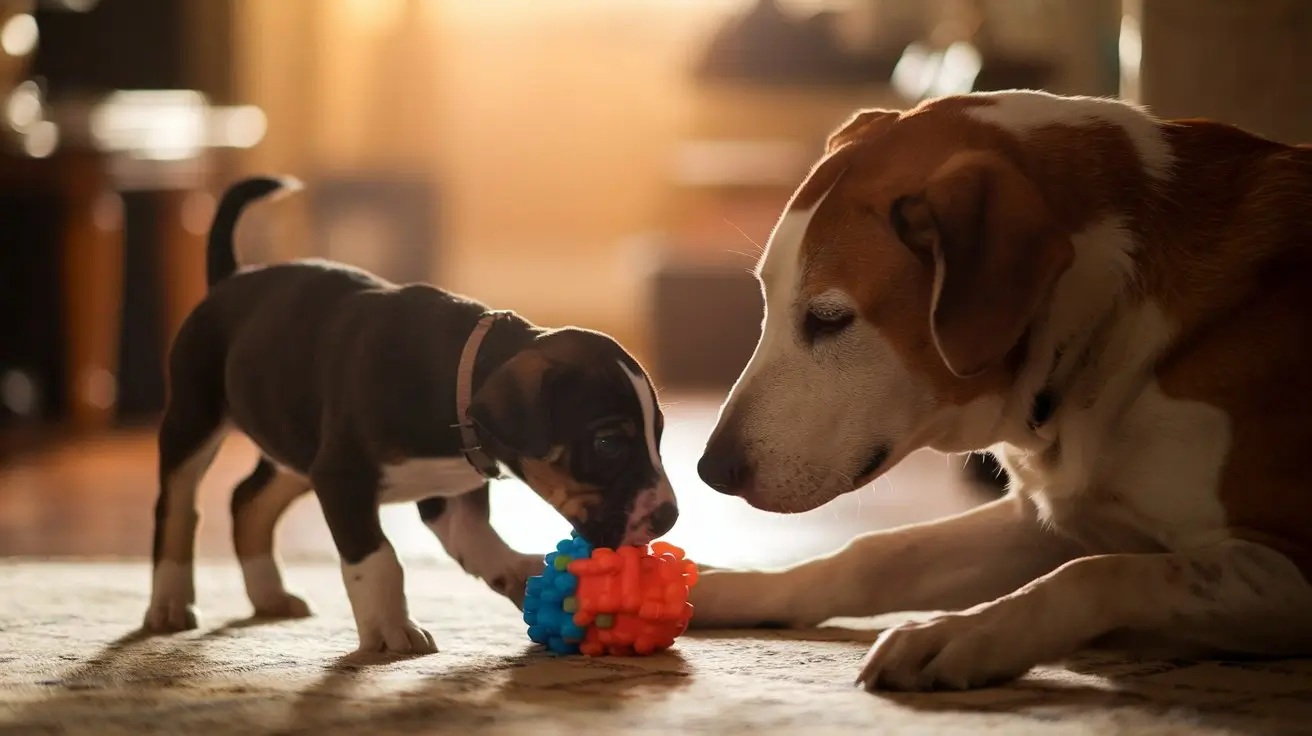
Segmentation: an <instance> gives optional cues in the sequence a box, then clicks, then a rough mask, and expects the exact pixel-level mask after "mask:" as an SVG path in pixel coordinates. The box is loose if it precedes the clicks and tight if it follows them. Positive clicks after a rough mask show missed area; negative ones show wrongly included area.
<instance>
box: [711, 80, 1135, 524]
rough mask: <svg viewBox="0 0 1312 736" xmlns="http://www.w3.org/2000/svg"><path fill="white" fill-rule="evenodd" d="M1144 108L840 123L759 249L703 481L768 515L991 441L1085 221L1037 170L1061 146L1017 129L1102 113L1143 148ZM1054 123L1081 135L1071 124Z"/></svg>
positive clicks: (1111, 129) (983, 103)
mask: <svg viewBox="0 0 1312 736" xmlns="http://www.w3.org/2000/svg"><path fill="white" fill-rule="evenodd" d="M1100 115H1104V116H1107V117H1105V118H1099V116H1100ZM1122 120H1123V121H1126V122H1124V123H1122V122H1121V121H1122ZM1135 121H1142V122H1143V123H1144V125H1146V126H1150V127H1151V126H1153V125H1155V124H1154V123H1152V122H1151V119H1150V118H1148V117H1147V116H1144V115H1142V113H1140V112H1139V111H1138V110H1135V109H1134V108H1131V107H1128V106H1125V105H1121V104H1119V103H1115V102H1109V101H1100V100H1099V101H1095V100H1087V99H1086V100H1079V99H1063V98H1056V97H1052V96H1049V95H1039V94H1035V93H1015V94H1014V96H1012V97H1008V96H1006V95H998V96H988V95H981V96H965V97H956V98H944V99H942V100H937V101H934V102H931V103H927V104H925V105H922V106H920V107H918V108H916V109H914V110H910V111H908V112H903V113H898V112H891V111H883V110H874V111H865V112H861V113H859V114H857V115H856V116H854V117H853V118H852V119H850V120H849V121H848V122H847V124H845V125H844V126H843V127H842V128H841V129H840V130H838V131H837V132H836V133H834V135H833V136H832V137H831V138H830V140H829V143H828V146H827V150H826V153H825V155H824V157H823V158H822V159H821V160H820V161H819V162H818V163H817V164H816V165H815V167H814V168H813V169H812V170H811V172H810V174H809V175H808V176H807V178H806V180H805V181H804V182H803V183H802V185H801V186H800V187H799V188H798V189H797V191H796V193H795V194H794V195H793V198H792V200H791V201H790V203H789V205H788V207H787V209H786V210H785V212H784V213H783V215H782V217H781V218H780V220H779V222H778V224H777V225H776V227H775V230H774V232H773V233H772V235H771V237H770V241H769V243H768V245H767V247H766V250H765V253H764V255H763V256H762V258H761V262H760V264H759V268H758V275H759V277H760V281H761V284H762V286H763V289H764V294H765V303H766V312H765V322H764V327H763V333H762V336H761V339H760V342H759V344H758V345H757V348H756V352H755V354H754V355H753V356H752V359H751V361H750V362H749V363H748V365H747V367H746V368H745V369H744V371H743V374H742V376H741V377H740V378H739V380H738V382H737V384H736V385H735V386H734V389H733V391H732V392H731V394H730V396H729V398H728V400H727V401H726V403H725V405H724V407H723V409H722V411H721V415H720V419H719V423H718V425H717V426H716V429H715V431H714V433H713V434H712V437H711V439H710V441H709V443H708V445H707V448H706V451H705V454H704V455H703V457H702V459H701V462H700V463H699V466H698V470H699V472H700V474H701V476H702V478H703V480H704V481H705V482H706V483H707V484H709V485H710V486H712V487H713V488H716V489H717V490H720V491H722V492H725V493H730V494H734V495H740V496H743V497H744V498H745V499H746V500H747V501H748V502H749V503H751V504H752V505H754V506H757V507H759V508H763V509H767V510H772V511H789V512H793V511H804V510H807V509H811V508H814V507H816V506H819V505H821V504H823V503H826V502H827V501H829V500H831V499H832V498H834V497H835V496H838V495H840V494H842V493H846V492H848V491H851V490H854V489H856V488H859V487H861V486H862V485H864V484H866V483H868V482H870V481H871V480H873V479H874V478H876V477H877V476H879V475H880V474H881V473H883V472H884V471H885V470H887V469H888V468H890V467H891V466H893V465H894V464H895V463H896V462H897V461H898V460H900V459H901V458H902V457H904V456H905V455H907V454H908V453H910V452H911V451H913V450H915V449H918V448H921V447H933V448H936V449H939V450H942V451H946V452H958V451H964V450H970V449H979V448H981V447H984V446H987V445H989V444H992V443H994V442H996V441H998V440H997V437H996V436H995V435H996V433H997V425H998V422H999V421H1001V412H1002V405H1003V403H1004V401H1003V398H1004V396H1006V395H1007V393H1008V391H1009V389H1010V387H1011V385H1012V382H1013V381H1014V380H1015V378H1016V374H1017V370H1018V366H1019V365H1020V364H1021V363H1022V362H1023V361H1024V360H1025V355H1024V353H1025V347H1024V346H1025V343H1026V340H1025V339H1024V337H1025V335H1027V334H1028V333H1029V331H1030V329H1031V327H1032V326H1033V325H1035V324H1036V321H1038V320H1039V318H1040V317H1041V316H1042V314H1043V312H1044V310H1045V308H1046V307H1045V305H1046V304H1047V303H1048V302H1049V300H1050V297H1051V296H1052V294H1053V291H1054V286H1055V284H1057V282H1058V279H1059V278H1060V277H1061V276H1062V275H1063V274H1064V273H1065V272H1067V271H1068V269H1070V267H1071V265H1072V262H1073V260H1074V248H1073V246H1072V243H1071V235H1072V232H1073V231H1072V228H1073V227H1078V226H1081V225H1082V223H1079V222H1074V221H1073V220H1072V218H1071V217H1063V216H1062V215H1064V214H1068V213H1069V211H1074V210H1075V209H1078V206H1068V204H1067V203H1069V202H1071V201H1073V199H1075V198H1078V196H1079V195H1078V194H1077V193H1071V192H1057V193H1054V192H1052V191H1049V190H1047V189H1045V187H1044V186H1043V185H1041V184H1040V182H1041V181H1042V180H1043V179H1042V178H1040V176H1038V175H1036V169H1040V168H1042V167H1044V166H1046V165H1047V164H1045V163H1044V160H1045V157H1047V158H1049V159H1050V158H1052V157H1053V156H1057V157H1060V156H1062V155H1063V153H1064V152H1063V151H1060V150H1058V151H1053V150H1043V149H1042V147H1041V146H1040V147H1039V148H1037V149H1036V144H1035V142H1034V140H1026V139H1025V137H1024V136H1022V135H1018V134H1017V130H1018V129H1019V128H1021V127H1024V126H1028V129H1030V130H1038V129H1046V128H1044V126H1048V127H1049V128H1051V127H1053V126H1063V125H1065V126H1072V125H1084V124H1096V125H1098V126H1101V127H1099V128H1097V130H1101V131H1102V132H1103V133H1105V134H1106V135H1104V136H1103V138H1104V139H1105V140H1107V141H1110V143H1109V145H1113V144H1114V147H1115V148H1116V150H1118V151H1122V152H1125V153H1126V154H1127V155H1129V156H1134V155H1135V148H1136V146H1137V145H1138V143H1139V141H1137V140H1135V139H1134V135H1135V132H1134V130H1130V128H1133V127H1134V126H1135V125H1136V124H1137V123H1136V122H1135ZM1127 126H1128V127H1127ZM1136 130H1137V129H1136ZM1144 130H1145V131H1147V130H1149V128H1147V127H1145V128H1144ZM1127 131H1128V132H1127ZM1065 135H1066V137H1065V140H1066V141H1068V142H1069V141H1078V140H1080V138H1079V136H1080V135H1081V133H1080V129H1077V128H1071V127H1067V128H1066V130H1065ZM1145 135H1147V133H1145ZM1118 141H1119V142H1118ZM1050 143H1051V140H1049V144H1050ZM1067 148H1078V143H1069V144H1067ZM1073 155H1075V156H1076V157H1078V156H1079V155H1082V154H1079V153H1075V154H1073ZM1067 158H1068V159H1069V158H1070V154H1069V153H1068V154H1067ZM1109 165H1110V164H1108V166H1109ZM1049 173H1050V172H1049ZM1049 178H1051V177H1049ZM1054 202H1055V203H1056V205H1055V206H1054Z"/></svg>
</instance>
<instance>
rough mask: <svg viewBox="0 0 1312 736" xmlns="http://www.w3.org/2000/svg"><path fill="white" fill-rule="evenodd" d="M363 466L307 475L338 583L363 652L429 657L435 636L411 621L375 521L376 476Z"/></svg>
mask: <svg viewBox="0 0 1312 736" xmlns="http://www.w3.org/2000/svg"><path fill="white" fill-rule="evenodd" d="M372 477H373V480H372V481H371V480H370V478H371V474H370V473H369V472H367V471H364V470H363V469H362V468H343V467H340V466H338V467H334V468H333V469H326V468H315V469H314V470H313V471H312V472H311V475H310V478H311V481H312V483H313V486H314V492H315V494H316V495H317V496H318V497H319V504H320V505H321V506H322V507H323V515H324V519H325V520H326V521H327V522H328V530H329V532H331V533H332V537H333V542H334V543H335V544H336V545H337V552H338V554H339V555H340V556H341V558H342V579H343V580H344V581H345V583H346V595H347V597H348V598H349V599H350V601H351V611H352V613H353V614H354V615H355V627H356V632H357V633H358V634H359V637H360V649H359V651H361V652H391V653H394V654H427V653H431V652H436V651H437V644H436V643H435V642H434V641H433V635H432V634H429V633H428V632H427V631H425V630H424V629H423V628H421V627H420V626H419V625H418V624H416V623H415V622H414V621H412V620H411V619H410V611H409V608H408V606H407V604H406V598H405V574H404V572H403V570H402V568H401V561H400V560H399V559H397V557H396V551H395V550H394V549H392V545H391V543H390V542H388V541H387V537H386V536H384V534H383V528H382V525H381V524H380V523H379V521H378V500H377V499H378V494H377V478H376V476H372Z"/></svg>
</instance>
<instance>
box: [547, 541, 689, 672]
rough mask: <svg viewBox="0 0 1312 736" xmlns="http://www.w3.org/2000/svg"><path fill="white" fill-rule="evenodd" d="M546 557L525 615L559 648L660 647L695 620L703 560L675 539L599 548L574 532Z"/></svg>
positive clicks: (624, 652)
mask: <svg viewBox="0 0 1312 736" xmlns="http://www.w3.org/2000/svg"><path fill="white" fill-rule="evenodd" d="M545 562H546V569H544V570H543V571H542V574H541V575H537V576H535V577H531V578H529V579H528V584H527V585H526V586H525V589H524V623H526V624H528V638H529V639H531V640H533V641H534V642H535V643H537V644H542V645H544V646H546V648H547V649H548V650H550V651H552V652H554V653H556V654H579V653H583V654H585V655H587V656H590V657H595V656H599V655H603V654H609V655H612V656H632V655H647V654H654V653H656V652H660V651H663V650H665V649H669V648H670V646H672V645H673V644H674V640H675V638H677V637H678V636H679V635H680V634H682V633H683V632H684V630H685V629H687V628H688V620H689V619H690V618H692V604H691V603H689V602H688V589H689V588H691V587H692V586H693V585H696V584H697V566H696V565H695V564H693V562H692V561H690V560H686V559H684V556H683V550H681V549H679V548H678V547H675V546H674V545H672V544H669V543H666V542H653V543H652V544H651V545H650V546H642V547H620V548H619V549H607V548H605V547H598V548H596V549H594V548H593V547H592V545H590V544H588V542H587V540H585V539H583V538H582V537H580V536H579V535H578V534H571V535H570V538H569V539H566V540H563V541H561V542H560V543H559V544H557V545H556V551H555V552H551V553H549V554H548V555H547V556H546V558H545Z"/></svg>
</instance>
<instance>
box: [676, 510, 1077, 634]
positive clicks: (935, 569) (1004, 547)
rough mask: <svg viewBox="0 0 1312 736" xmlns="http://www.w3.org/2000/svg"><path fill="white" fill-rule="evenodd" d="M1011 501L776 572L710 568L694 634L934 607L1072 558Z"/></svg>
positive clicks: (862, 541) (955, 603) (966, 600)
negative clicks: (712, 628)
mask: <svg viewBox="0 0 1312 736" xmlns="http://www.w3.org/2000/svg"><path fill="white" fill-rule="evenodd" d="M1076 553H1077V548H1076V547H1075V545H1073V544H1072V543H1070V542H1068V541H1067V540H1065V539H1063V538H1061V537H1059V536H1057V535H1056V534H1054V533H1051V532H1048V531H1046V530H1045V529H1043V528H1042V527H1041V526H1040V525H1039V523H1038V522H1037V520H1036V518H1035V512H1034V508H1033V506H1032V505H1031V504H1030V503H1029V502H1028V501H1025V500H1023V499H1021V498H1019V497H1017V496H1008V497H1006V498H1002V499H999V500H997V501H993V502H990V503H987V504H984V505H983V506H980V507H978V508H975V509H971V510H970V511H967V512H965V513H962V514H958V515H956V516H952V517H949V518H947V519H941V520H938V521H931V522H926V523H923V524H914V525H911V526H906V527H902V528H900V529H891V530H888V531H882V532H875V533H873V534H867V535H865V536H862V537H858V538H857V539H855V540H853V541H852V542H851V543H850V544H848V545H847V546H846V547H844V548H843V549H841V550H839V551H838V552H835V553H834V554H832V555H829V556H827V557H821V558H818V559H814V560H810V561H808V562H804V563H802V564H800V565H796V566H794V567H791V568H789V569H786V570H782V571H778V572H735V571H709V572H707V573H705V574H704V575H703V576H702V578H701V580H700V582H698V584H697V586H696V587H695V588H693V590H692V592H691V601H692V604H693V606H694V612H693V621H692V623H693V625H694V626H697V627H699V628H708V627H721V628H729V627H736V626H758V625H762V624H787V625H791V626H799V627H804V626H815V625H818V624H821V623H823V622H825V621H827V620H829V619H831V618H835V617H838V616H852V617H858V616H873V615H877V614H882V613H890V612H895V611H941V610H956V609H960V608H965V607H969V606H973V605H975V604H977V603H981V602H983V601H988V600H992V599H993V598H995V597H997V596H1000V595H1004V594H1006V593H1009V592H1011V591H1013V590H1015V589H1016V588H1018V587H1019V586H1021V585H1024V584H1025V583H1027V582H1029V581H1031V580H1033V579H1035V578H1036V577H1038V576H1040V575H1043V574H1044V573H1047V572H1049V571H1051V570H1053V569H1054V568H1056V567H1057V566H1058V565H1060V564H1062V563H1063V562H1066V561H1067V560H1070V559H1071V558H1073V557H1074V556H1075V555H1076Z"/></svg>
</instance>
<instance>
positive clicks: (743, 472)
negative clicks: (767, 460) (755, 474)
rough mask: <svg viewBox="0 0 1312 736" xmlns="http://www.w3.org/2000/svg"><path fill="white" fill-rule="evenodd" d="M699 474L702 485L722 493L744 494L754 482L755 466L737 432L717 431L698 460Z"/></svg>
mask: <svg viewBox="0 0 1312 736" xmlns="http://www.w3.org/2000/svg"><path fill="white" fill-rule="evenodd" d="M697 475H700V476H701V478H702V482H703V483H705V484H706V485H708V486H710V487H711V488H714V489H715V490H717V491H719V492H720V493H727V494H729V495H731V496H738V495H742V493H743V492H744V491H746V490H747V486H748V484H749V483H751V479H752V467H751V465H750V464H749V463H748V461H747V455H746V453H744V452H743V449H742V443H741V442H740V441H739V440H738V438H737V436H736V435H735V433H732V432H717V433H716V434H715V435H713V436H712V437H711V439H710V441H709V442H707V443H706V450H705V451H704V452H703V453H702V459H701V460H698V461H697Z"/></svg>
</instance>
